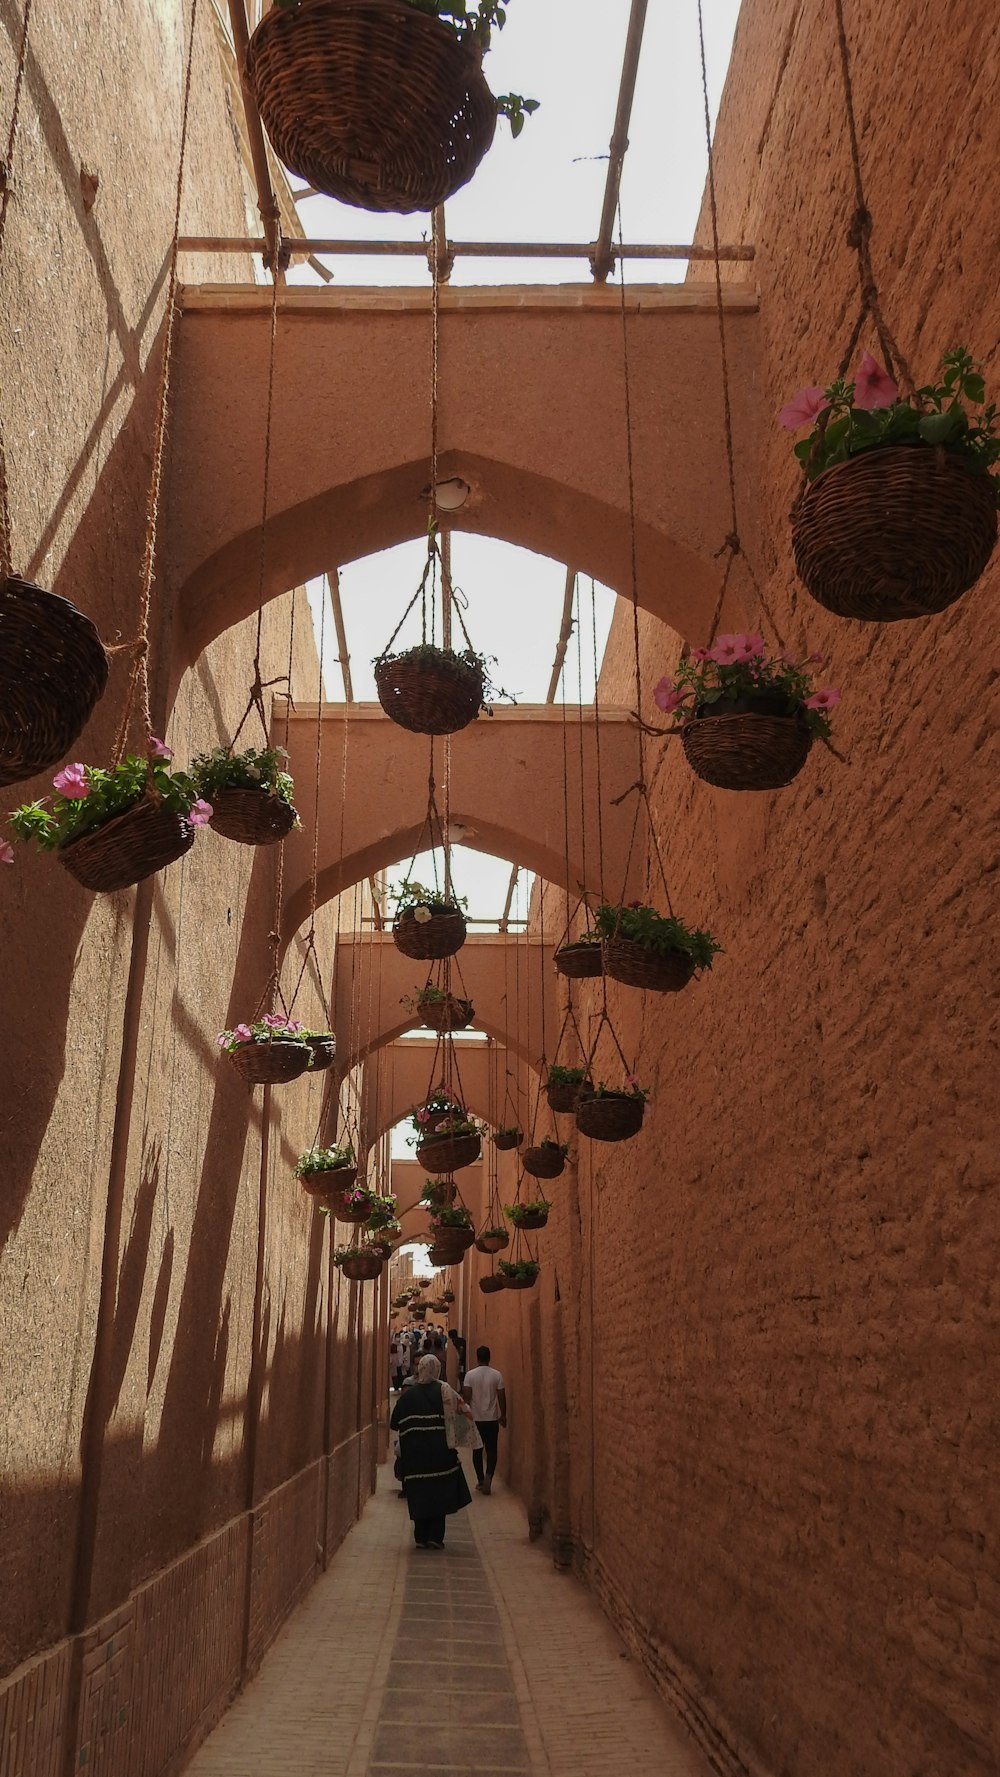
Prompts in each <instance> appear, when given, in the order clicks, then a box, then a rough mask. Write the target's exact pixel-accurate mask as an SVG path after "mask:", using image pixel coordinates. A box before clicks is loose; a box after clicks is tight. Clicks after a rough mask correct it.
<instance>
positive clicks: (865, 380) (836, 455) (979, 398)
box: [778, 346, 1000, 503]
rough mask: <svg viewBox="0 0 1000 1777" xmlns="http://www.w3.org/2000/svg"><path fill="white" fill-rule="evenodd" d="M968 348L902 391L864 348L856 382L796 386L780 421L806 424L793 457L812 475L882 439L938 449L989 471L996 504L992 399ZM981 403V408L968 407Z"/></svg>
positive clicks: (999, 445)
mask: <svg viewBox="0 0 1000 1777" xmlns="http://www.w3.org/2000/svg"><path fill="white" fill-rule="evenodd" d="M985 402H986V385H985V383H984V381H983V377H982V375H981V373H980V371H979V370H977V368H976V366H975V364H974V362H973V360H972V356H971V354H970V352H969V350H968V348H967V347H966V346H956V347H955V348H954V350H953V351H950V352H945V353H944V355H943V357H942V359H941V369H940V372H939V377H938V381H937V382H933V383H925V385H924V387H923V388H922V389H917V391H916V393H915V395H912V396H911V395H901V394H900V392H899V388H898V387H897V385H896V382H895V381H894V379H893V378H892V377H891V376H890V375H889V374H888V372H887V371H885V370H883V369H882V368H881V366H880V365H879V364H878V363H876V361H875V359H874V358H873V357H872V355H871V353H870V352H865V354H864V357H863V358H862V360H861V365H860V368H859V369H858V371H857V374H856V376H855V379H854V381H853V382H848V381H846V379H844V378H840V379H838V381H836V382H833V383H831V384H830V386H829V388H826V389H821V388H819V387H818V386H815V385H814V386H812V387H810V388H806V389H800V390H799V393H798V394H797V395H796V396H795V397H794V399H793V400H792V401H790V402H788V404H787V405H786V406H785V407H783V408H782V410H781V412H780V414H779V415H778V419H779V422H780V424H781V425H783V426H786V427H787V428H788V430H789V431H790V432H797V431H799V430H800V429H801V427H802V426H805V425H808V426H810V428H811V429H810V431H809V432H808V433H807V435H806V437H805V438H802V439H800V441H799V443H798V444H796V446H795V455H796V456H797V457H798V459H799V461H800V462H801V463H802V465H803V467H804V469H805V472H806V475H807V476H808V477H809V479H810V481H814V480H815V479H816V476H817V475H822V473H823V471H824V469H829V468H832V466H833V465H834V464H835V463H843V462H846V461H847V459H848V457H856V456H860V455H862V453H863V452H865V451H870V450H883V449H885V447H886V446H887V445H897V444H903V445H912V446H914V447H915V448H917V449H925V450H926V449H942V450H946V451H947V452H948V453H949V455H950V456H954V457H957V458H958V459H959V461H960V462H961V464H962V466H963V468H965V469H967V470H968V471H969V473H970V474H971V475H988V476H989V477H990V479H991V481H992V482H993V486H994V489H995V490H996V493H997V499H998V503H1000V475H998V474H996V473H995V472H994V471H995V466H996V464H997V462H998V461H1000V438H998V437H997V407H996V402H990V403H989V405H985ZM975 408H978V409H979V410H980V411H979V412H978V413H976V412H974V411H972V410H973V409H975Z"/></svg>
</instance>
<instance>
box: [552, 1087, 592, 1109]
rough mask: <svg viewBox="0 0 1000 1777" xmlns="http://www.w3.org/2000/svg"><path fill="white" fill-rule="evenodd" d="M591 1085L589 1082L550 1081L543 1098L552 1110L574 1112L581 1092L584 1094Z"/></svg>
mask: <svg viewBox="0 0 1000 1777" xmlns="http://www.w3.org/2000/svg"><path fill="white" fill-rule="evenodd" d="M591 1084H592V1081H590V1080H576V1081H572V1080H550V1081H549V1083H548V1084H547V1086H546V1088H545V1096H546V1098H547V1099H548V1101H549V1105H550V1107H551V1109H552V1110H554V1111H575V1110H576V1101H577V1099H578V1098H579V1096H580V1094H581V1092H586V1091H587V1089H588V1087H589V1086H590V1085H591Z"/></svg>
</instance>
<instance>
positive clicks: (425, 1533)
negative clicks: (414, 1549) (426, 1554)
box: [413, 1514, 444, 1543]
mask: <svg viewBox="0 0 1000 1777" xmlns="http://www.w3.org/2000/svg"><path fill="white" fill-rule="evenodd" d="M413 1540H414V1542H415V1543H443V1542H444V1515H443V1514H442V1516H441V1517H440V1518H414V1520H413Z"/></svg>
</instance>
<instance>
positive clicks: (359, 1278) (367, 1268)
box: [340, 1252, 382, 1283]
mask: <svg viewBox="0 0 1000 1777" xmlns="http://www.w3.org/2000/svg"><path fill="white" fill-rule="evenodd" d="M340 1269H341V1270H342V1272H343V1273H344V1276H345V1277H349V1278H350V1279H351V1281H352V1283H371V1282H372V1281H373V1279H374V1278H376V1277H378V1276H380V1275H381V1271H382V1259H381V1257H380V1255H379V1254H378V1253H374V1252H359V1253H355V1254H354V1255H353V1257H351V1258H350V1259H343V1260H342V1261H341V1266H340Z"/></svg>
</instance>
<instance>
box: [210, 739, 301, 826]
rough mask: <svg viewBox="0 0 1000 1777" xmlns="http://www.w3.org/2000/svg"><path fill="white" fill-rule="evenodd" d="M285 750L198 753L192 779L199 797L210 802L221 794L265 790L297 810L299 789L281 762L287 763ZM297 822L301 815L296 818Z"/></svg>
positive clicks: (215, 749)
mask: <svg viewBox="0 0 1000 1777" xmlns="http://www.w3.org/2000/svg"><path fill="white" fill-rule="evenodd" d="M287 758H288V754H287V753H286V751H285V749H284V747H246V748H244V750H243V752H242V753H231V752H230V751H229V748H228V747H213V748H212V750H211V752H210V753H197V754H196V755H195V757H194V758H193V759H192V761H191V776H192V777H193V779H194V781H195V783H196V784H197V786H198V794H199V796H204V797H205V798H206V799H207V800H208V801H209V802H211V800H212V794H213V792H217V791H219V790H263V791H265V792H266V794H267V795H269V796H277V797H278V799H279V800H280V801H281V802H284V803H287V805H288V807H289V808H294V807H295V803H294V800H293V798H294V795H295V785H294V783H293V782H292V779H291V778H290V776H289V774H288V772H287V771H283V770H282V767H281V761H282V760H283V759H287ZM295 818H296V821H297V820H298V815H296V817H295Z"/></svg>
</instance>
